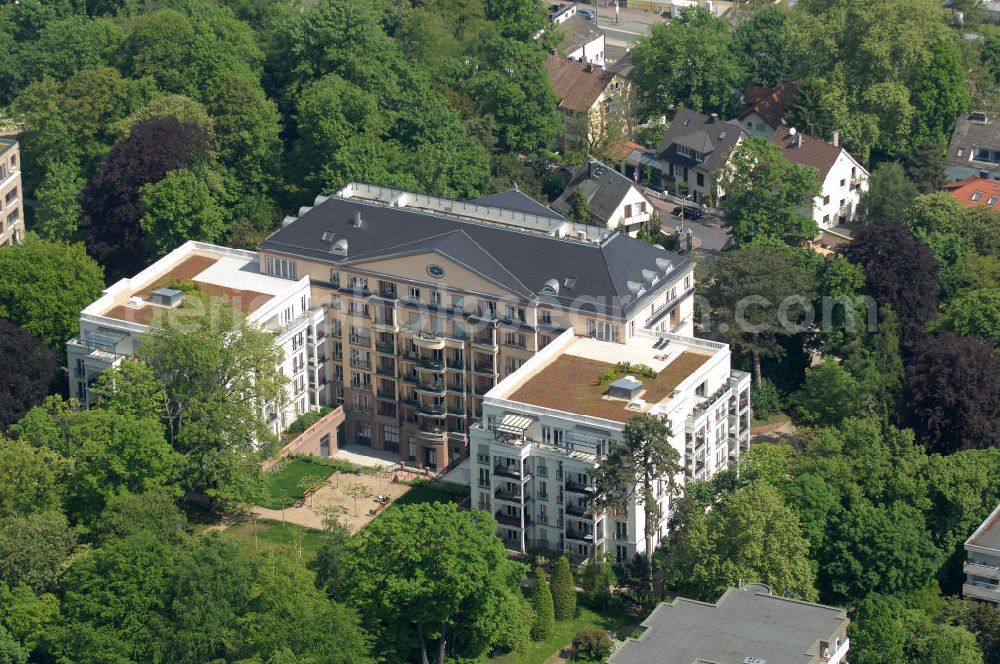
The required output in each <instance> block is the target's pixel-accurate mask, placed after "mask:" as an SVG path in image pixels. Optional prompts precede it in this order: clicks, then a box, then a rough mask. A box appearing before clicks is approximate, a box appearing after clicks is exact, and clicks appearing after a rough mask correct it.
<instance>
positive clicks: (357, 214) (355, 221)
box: [351, 210, 364, 228]
mask: <svg viewBox="0 0 1000 664" xmlns="http://www.w3.org/2000/svg"><path fill="white" fill-rule="evenodd" d="M363 223H364V221H363V220H362V219H361V210H355V211H354V216H352V217H351V226H354V227H355V228H361V225H362V224H363Z"/></svg>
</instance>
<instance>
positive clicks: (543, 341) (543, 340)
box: [538, 334, 552, 350]
mask: <svg viewBox="0 0 1000 664" xmlns="http://www.w3.org/2000/svg"><path fill="white" fill-rule="evenodd" d="M550 343H552V337H550V336H549V335H547V334H543V335H542V336H541V337H539V339H538V349H539V350H541V349H542V348H545V347H546V346H548V345H549V344H550Z"/></svg>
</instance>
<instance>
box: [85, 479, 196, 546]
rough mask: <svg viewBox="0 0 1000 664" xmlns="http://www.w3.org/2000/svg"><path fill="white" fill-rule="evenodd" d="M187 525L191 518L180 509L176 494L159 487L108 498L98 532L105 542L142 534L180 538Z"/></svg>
mask: <svg viewBox="0 0 1000 664" xmlns="http://www.w3.org/2000/svg"><path fill="white" fill-rule="evenodd" d="M186 527H187V518H186V517H185V516H184V514H183V513H182V512H181V511H180V510H178V509H177V505H176V503H175V497H174V496H172V495H171V494H170V492H169V491H167V490H164V489H162V488H156V489H150V490H149V491H146V492H144V493H120V494H118V495H115V496H112V497H110V498H108V500H107V504H106V505H105V507H104V511H103V512H102V513H101V519H100V521H99V522H98V524H97V528H96V532H97V535H98V538H99V539H100V541H102V542H110V541H112V540H116V539H124V538H126V537H131V536H132V535H141V534H146V535H150V536H155V537H157V538H159V539H162V540H164V541H178V540H179V539H180V538H181V535H182V534H183V533H184V531H185V529H186Z"/></svg>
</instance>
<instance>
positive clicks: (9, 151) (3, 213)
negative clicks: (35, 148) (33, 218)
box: [0, 137, 24, 247]
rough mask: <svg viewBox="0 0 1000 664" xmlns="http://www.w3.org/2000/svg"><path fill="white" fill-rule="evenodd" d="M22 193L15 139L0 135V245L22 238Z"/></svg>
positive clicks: (15, 242) (19, 157)
mask: <svg viewBox="0 0 1000 664" xmlns="http://www.w3.org/2000/svg"><path fill="white" fill-rule="evenodd" d="M23 195H24V194H23V192H22V190H21V153H20V151H19V150H18V146H17V141H15V140H14V139H12V138H3V137H0V247H2V246H10V245H12V244H17V243H19V242H20V241H21V240H22V239H23V238H24V203H23Z"/></svg>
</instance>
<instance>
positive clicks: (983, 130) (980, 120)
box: [945, 111, 1000, 181]
mask: <svg viewBox="0 0 1000 664" xmlns="http://www.w3.org/2000/svg"><path fill="white" fill-rule="evenodd" d="M945 164H946V166H945V171H946V172H947V174H948V179H949V180H952V181H955V180H964V179H965V178H967V177H969V176H970V175H976V176H978V177H981V178H985V179H989V180H1000V122H997V120H996V119H995V118H994V119H990V118H988V117H987V116H986V114H985V113H983V112H981V111H973V112H971V113H969V114H968V115H965V116H960V117H959V118H958V120H957V121H956V122H955V131H953V132H952V134H951V140H950V141H949V142H948V153H947V154H946V155H945Z"/></svg>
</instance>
